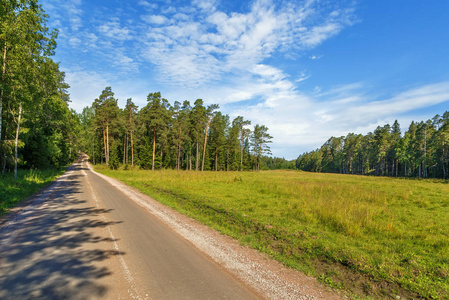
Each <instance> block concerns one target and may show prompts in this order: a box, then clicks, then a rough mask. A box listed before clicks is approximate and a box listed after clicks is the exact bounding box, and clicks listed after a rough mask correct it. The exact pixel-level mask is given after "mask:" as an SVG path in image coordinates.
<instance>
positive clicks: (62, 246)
mask: <svg viewBox="0 0 449 300" xmlns="http://www.w3.org/2000/svg"><path fill="white" fill-rule="evenodd" d="M99 298H100V299H103V298H104V299H257V298H258V296H257V295H256V294H255V293H254V292H253V291H252V290H250V289H249V288H247V287H245V285H244V284H243V283H242V282H240V281H239V280H237V279H236V278H234V277H233V276H232V275H230V273H228V272H227V271H226V270H223V269H222V268H221V267H220V266H219V265H218V264H216V263H215V262H213V261H212V260H210V259H209V258H208V257H207V256H206V255H204V254H203V253H201V252H200V251H199V250H198V249H196V248H195V247H194V246H192V245H191V244H190V243H189V242H188V241H186V240H184V239H183V238H182V237H180V236H179V235H178V234H176V233H174V232H173V231H171V230H170V229H169V228H168V227H167V226H166V225H164V224H163V223H161V222H160V221H159V220H158V219H157V218H155V217H154V216H153V215H151V214H150V213H149V212H147V211H146V210H145V209H143V208H142V207H141V206H139V205H138V204H136V203H135V202H134V201H132V200H130V199H129V198H128V197H127V196H126V195H124V194H123V193H122V192H121V191H119V190H117V189H116V188H115V187H113V186H112V185H110V184H109V183H108V182H106V181H105V180H104V179H102V178H101V177H100V176H98V175H96V174H94V173H93V172H91V171H90V170H89V169H88V168H87V167H86V164H85V162H83V161H79V162H78V163H76V164H75V165H74V166H72V167H71V169H70V170H69V171H68V172H67V173H66V174H65V175H64V176H63V177H62V178H61V179H59V180H58V181H57V182H56V183H54V184H53V185H52V186H50V187H49V188H48V189H46V190H45V191H44V192H42V193H40V195H37V196H36V197H35V198H34V199H33V201H31V204H30V205H28V206H27V207H25V208H24V209H23V210H21V211H20V212H17V213H16V214H14V215H13V216H10V217H9V220H8V222H6V223H4V224H3V225H2V227H1V228H0V299H99Z"/></svg>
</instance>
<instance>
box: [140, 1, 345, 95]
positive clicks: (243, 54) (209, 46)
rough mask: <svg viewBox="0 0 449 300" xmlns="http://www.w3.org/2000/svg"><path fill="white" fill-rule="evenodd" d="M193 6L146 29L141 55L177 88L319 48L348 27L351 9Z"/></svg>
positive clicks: (150, 19)
mask: <svg viewBox="0 0 449 300" xmlns="http://www.w3.org/2000/svg"><path fill="white" fill-rule="evenodd" d="M193 4H194V5H196V6H197V7H199V8H201V10H200V11H196V12H195V13H190V14H185V13H183V14H182V15H181V16H182V18H179V16H180V15H179V11H186V10H185V9H183V8H182V7H181V8H178V9H177V11H176V13H172V14H167V15H158V16H149V17H148V18H147V19H146V21H147V22H151V23H153V24H157V25H158V26H157V27H153V26H148V27H147V28H148V34H147V35H146V37H145V38H144V39H143V40H142V42H143V43H144V44H145V48H143V50H142V51H143V57H144V58H145V59H147V60H148V61H149V62H151V63H152V64H153V65H155V66H156V68H158V69H159V71H160V72H161V73H163V74H164V78H165V80H166V82H171V83H172V84H174V85H181V86H201V85H204V84H206V83H210V82H213V81H217V80H221V79H223V77H225V76H226V75H227V74H233V75H234V74H235V73H238V74H241V73H245V72H246V73H251V72H252V70H255V67H256V66H257V65H259V64H261V63H262V62H263V60H264V59H266V58H268V57H270V56H272V55H274V54H275V53H287V52H292V51H299V49H305V48H311V47H315V46H317V45H319V44H320V43H322V42H323V41H324V40H326V39H327V38H329V37H331V36H333V35H335V34H337V33H338V32H339V31H341V30H342V29H343V28H344V27H345V26H347V25H350V10H345V13H343V12H342V11H343V10H341V11H338V10H331V11H329V12H327V14H323V12H322V11H321V10H320V9H319V8H318V6H316V7H315V5H316V4H315V3H314V1H308V2H306V3H305V4H303V5H300V4H294V3H288V5H285V6H280V5H276V4H275V3H274V2H273V1H268V0H258V1H255V2H253V3H252V5H251V6H250V10H249V12H247V13H235V12H233V13H226V12H224V11H220V10H218V8H217V6H216V5H217V2H216V1H208V0H207V1H206V0H201V1H194V2H193ZM289 55H290V53H289ZM175 58H176V59H175ZM169 65H171V66H173V67H168V66H169ZM254 75H260V74H257V73H254Z"/></svg>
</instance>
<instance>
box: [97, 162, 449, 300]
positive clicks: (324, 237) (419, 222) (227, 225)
mask: <svg viewBox="0 0 449 300" xmlns="http://www.w3.org/2000/svg"><path fill="white" fill-rule="evenodd" d="M95 169H96V170H97V171H99V172H101V173H103V174H105V175H108V176H111V177H114V178H117V179H119V180H121V181H123V182H125V183H126V184H128V185H130V186H133V187H135V188H137V189H139V190H141V191H142V192H144V193H146V194H148V195H150V196H151V197H153V198H155V199H156V200H158V201H160V202H162V203H164V204H166V205H168V206H170V207H173V208H174V209H176V210H178V211H180V212H181V213H184V214H186V215H188V216H190V217H192V218H195V219H197V220H199V221H201V222H202V223H204V224H206V225H208V226H210V227H213V228H215V229H217V230H219V231H220V232H222V233H224V234H227V235H230V236H232V237H234V238H236V239H238V240H239V241H240V242H241V243H242V244H245V245H249V246H251V247H253V248H256V249H259V250H260V251H262V252H265V253H267V254H269V255H270V256H271V257H273V258H275V259H277V260H279V261H281V262H283V263H284V264H285V265H287V266H290V267H292V268H295V269H298V270H301V271H303V272H305V273H306V274H308V275H311V276H315V277H316V278H318V279H319V280H320V281H321V282H323V283H325V284H327V285H329V286H331V287H334V288H336V289H339V290H341V291H345V292H348V293H349V294H350V295H352V297H355V298H375V299H377V298H396V296H398V295H399V296H401V298H402V299H404V298H415V299H416V298H431V299H432V298H433V299H448V298H449V255H448V254H449V238H448V233H447V231H448V229H449V184H448V182H447V181H443V180H413V179H394V178H379V177H366V176H351V175H340V174H320V173H307V172H299V171H263V172H193V171H192V172H189V171H173V170H162V171H153V172H152V171H143V170H118V171H111V170H109V169H107V168H106V167H105V166H97V167H96V168H95Z"/></svg>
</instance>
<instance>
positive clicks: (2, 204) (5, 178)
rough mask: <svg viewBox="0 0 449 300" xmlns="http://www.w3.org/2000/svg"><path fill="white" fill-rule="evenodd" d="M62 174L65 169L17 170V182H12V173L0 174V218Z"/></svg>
mask: <svg viewBox="0 0 449 300" xmlns="http://www.w3.org/2000/svg"><path fill="white" fill-rule="evenodd" d="M64 172H65V169H59V170H19V172H18V174H17V181H15V180H14V174H13V173H6V174H5V175H1V174H0V216H1V215H4V214H5V213H7V212H8V210H9V209H10V208H11V207H14V206H16V205H17V204H19V203H20V202H21V201H22V200H24V199H25V198H27V197H29V196H31V195H33V194H34V193H36V192H37V191H39V189H41V188H43V187H44V186H45V185H47V184H49V183H51V182H52V181H53V180H55V179H56V178H57V177H58V176H60V175H62V174H63V173H64Z"/></svg>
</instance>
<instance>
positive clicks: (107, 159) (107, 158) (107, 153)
mask: <svg viewBox="0 0 449 300" xmlns="http://www.w3.org/2000/svg"><path fill="white" fill-rule="evenodd" d="M106 149H107V150H106V164H107V165H109V119H107V120H106Z"/></svg>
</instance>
